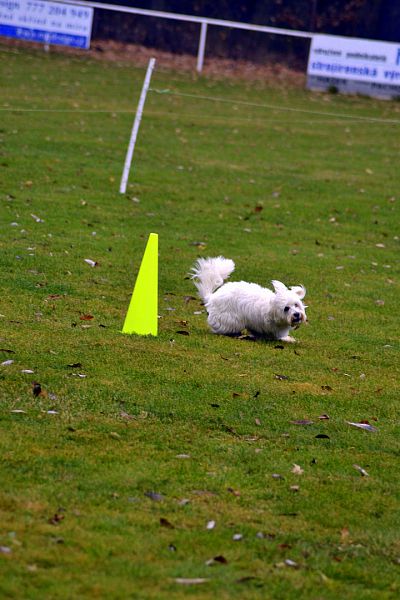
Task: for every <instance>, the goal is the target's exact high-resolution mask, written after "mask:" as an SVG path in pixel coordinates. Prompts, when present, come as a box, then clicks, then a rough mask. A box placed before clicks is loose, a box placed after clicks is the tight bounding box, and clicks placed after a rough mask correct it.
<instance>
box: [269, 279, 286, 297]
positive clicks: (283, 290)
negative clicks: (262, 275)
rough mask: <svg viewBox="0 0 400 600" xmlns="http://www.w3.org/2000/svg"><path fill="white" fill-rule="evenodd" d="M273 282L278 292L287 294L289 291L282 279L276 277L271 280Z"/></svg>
mask: <svg viewBox="0 0 400 600" xmlns="http://www.w3.org/2000/svg"><path fill="white" fill-rule="evenodd" d="M271 283H272V285H273V286H274V290H275V292H276V293H277V294H286V292H287V291H288V289H287V287H286V285H285V284H284V283H282V282H281V281H277V280H276V279H273V280H272V281H271Z"/></svg>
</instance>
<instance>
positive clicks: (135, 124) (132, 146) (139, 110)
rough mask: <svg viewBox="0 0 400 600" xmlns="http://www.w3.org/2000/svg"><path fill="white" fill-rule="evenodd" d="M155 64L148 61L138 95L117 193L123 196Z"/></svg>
mask: <svg viewBox="0 0 400 600" xmlns="http://www.w3.org/2000/svg"><path fill="white" fill-rule="evenodd" d="M155 62H156V59H155V58H151V59H150V60H149V64H148V67H147V72H146V77H145V79H144V83H143V87H142V93H141V94H140V98H139V103H138V107H137V111H136V116H135V120H134V122H133V127H132V132H131V139H130V140H129V146H128V151H127V153H126V158H125V165H124V171H123V173H122V179H121V185H120V186H119V191H120V193H121V194H125V192H126V185H127V183H128V177H129V171H130V168H131V162H132V157H133V151H134V149H135V143H136V138H137V134H138V131H139V126H140V121H141V120H142V114H143V107H144V103H145V101H146V95H147V91H148V89H149V85H150V79H151V74H152V72H153V69H154V65H155Z"/></svg>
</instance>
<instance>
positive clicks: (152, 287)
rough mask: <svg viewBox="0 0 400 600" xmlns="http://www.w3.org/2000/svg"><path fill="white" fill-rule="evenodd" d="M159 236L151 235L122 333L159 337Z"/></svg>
mask: <svg viewBox="0 0 400 600" xmlns="http://www.w3.org/2000/svg"><path fill="white" fill-rule="evenodd" d="M157 308H158V234H157V233H151V234H150V235H149V239H148V241H147V246H146V250H145V251H144V255H143V259H142V264H141V265H140V269H139V273H138V276H137V279H136V283H135V287H134V289H133V294H132V298H131V301H130V304H129V308H128V312H127V313H126V317H125V323H124V326H123V328H122V333H137V334H139V335H155V336H156V335H157V332H158V316H157Z"/></svg>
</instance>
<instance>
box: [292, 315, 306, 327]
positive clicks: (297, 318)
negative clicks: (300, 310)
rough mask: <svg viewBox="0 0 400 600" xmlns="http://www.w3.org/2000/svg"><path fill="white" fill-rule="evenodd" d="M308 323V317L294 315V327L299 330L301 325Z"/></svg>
mask: <svg viewBox="0 0 400 600" xmlns="http://www.w3.org/2000/svg"><path fill="white" fill-rule="evenodd" d="M303 322H304V323H306V322H307V317H306V315H303V314H299V315H294V316H293V317H292V327H295V328H296V329H297V327H299V326H300V325H301V323H303Z"/></svg>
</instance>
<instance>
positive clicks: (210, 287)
mask: <svg viewBox="0 0 400 600" xmlns="http://www.w3.org/2000/svg"><path fill="white" fill-rule="evenodd" d="M234 268H235V263H234V262H233V260H231V259H230V258H224V257H223V256H217V257H216V258H199V259H198V260H197V261H196V262H195V263H194V265H193V267H192V270H191V273H190V274H191V277H192V279H193V283H194V285H195V286H196V287H197V291H198V292H199V296H200V298H201V299H202V301H203V302H204V303H206V302H207V301H208V299H209V298H210V296H211V294H212V293H213V292H214V291H215V290H216V289H217V288H219V287H220V286H221V285H222V284H223V283H224V280H225V279H227V278H228V277H229V275H230V274H231V273H232V271H233V270H234Z"/></svg>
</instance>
